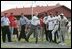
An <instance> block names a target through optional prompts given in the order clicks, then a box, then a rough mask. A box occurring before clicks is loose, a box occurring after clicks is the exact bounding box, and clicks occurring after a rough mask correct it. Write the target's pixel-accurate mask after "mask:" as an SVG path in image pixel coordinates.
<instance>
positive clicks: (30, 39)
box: [1, 37, 71, 48]
mask: <svg viewBox="0 0 72 49" xmlns="http://www.w3.org/2000/svg"><path fill="white" fill-rule="evenodd" d="M12 41H13V42H17V41H18V40H17V39H15V38H13V39H12ZM38 41H39V42H42V41H41V39H38ZM45 41H46V39H45V38H44V41H43V42H45ZM20 42H26V41H25V39H21V41H20ZM1 43H2V38H1ZM29 43H35V38H33V37H30V38H29ZM65 44H66V45H67V46H70V47H71V38H70V39H65ZM1 48H11V47H8V46H1Z"/></svg>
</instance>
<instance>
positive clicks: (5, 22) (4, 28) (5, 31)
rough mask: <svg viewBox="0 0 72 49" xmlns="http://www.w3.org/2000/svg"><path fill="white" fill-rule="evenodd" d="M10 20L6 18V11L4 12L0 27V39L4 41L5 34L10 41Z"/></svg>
mask: <svg viewBox="0 0 72 49" xmlns="http://www.w3.org/2000/svg"><path fill="white" fill-rule="evenodd" d="M9 25H10V21H9V19H8V16H7V13H4V16H3V17H1V27H2V40H3V42H4V43H5V41H6V35H7V38H8V42H11V33H10V30H9Z"/></svg>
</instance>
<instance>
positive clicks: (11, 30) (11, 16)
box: [8, 13, 15, 34]
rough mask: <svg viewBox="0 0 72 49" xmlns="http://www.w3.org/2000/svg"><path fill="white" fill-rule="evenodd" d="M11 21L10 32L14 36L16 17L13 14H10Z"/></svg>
mask: <svg viewBox="0 0 72 49" xmlns="http://www.w3.org/2000/svg"><path fill="white" fill-rule="evenodd" d="M8 18H9V21H10V32H11V34H13V29H14V18H15V17H14V15H13V13H10V16H9V17H8Z"/></svg>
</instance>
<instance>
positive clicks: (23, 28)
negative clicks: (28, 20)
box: [18, 25, 27, 41]
mask: <svg viewBox="0 0 72 49" xmlns="http://www.w3.org/2000/svg"><path fill="white" fill-rule="evenodd" d="M21 38H24V39H25V40H26V41H27V38H26V34H25V25H22V26H21V31H20V36H19V38H18V40H19V41H20V39H21Z"/></svg>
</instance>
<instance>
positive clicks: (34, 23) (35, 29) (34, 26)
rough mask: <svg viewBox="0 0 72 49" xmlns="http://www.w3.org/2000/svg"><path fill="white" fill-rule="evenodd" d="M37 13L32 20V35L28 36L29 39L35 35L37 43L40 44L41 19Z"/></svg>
mask: <svg viewBox="0 0 72 49" xmlns="http://www.w3.org/2000/svg"><path fill="white" fill-rule="evenodd" d="M37 15H38V14H37V13H36V14H35V15H34V16H33V17H32V19H31V30H30V33H29V34H28V35H27V38H28V39H29V37H30V35H31V34H32V33H34V35H35V38H36V43H37V42H38V25H39V22H38V21H39V19H38V17H37Z"/></svg>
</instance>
